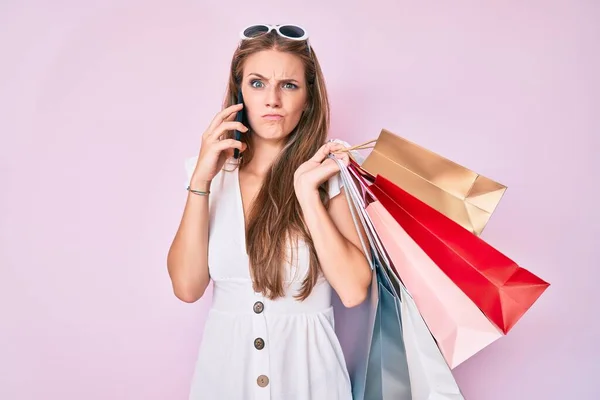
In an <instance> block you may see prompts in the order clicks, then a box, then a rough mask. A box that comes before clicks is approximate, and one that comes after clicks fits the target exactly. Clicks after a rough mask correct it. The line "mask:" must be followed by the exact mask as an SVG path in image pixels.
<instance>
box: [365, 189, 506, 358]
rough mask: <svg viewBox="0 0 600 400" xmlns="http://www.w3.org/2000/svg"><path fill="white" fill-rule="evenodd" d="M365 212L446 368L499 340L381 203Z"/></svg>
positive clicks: (467, 299)
mask: <svg viewBox="0 0 600 400" xmlns="http://www.w3.org/2000/svg"><path fill="white" fill-rule="evenodd" d="M367 213H368V214H369V216H370V218H371V221H372V222H373V225H374V227H375V230H376V232H377V234H378V235H379V238H380V240H381V242H382V243H383V246H384V247H385V249H386V250H387V253H388V255H389V258H390V260H391V262H392V263H393V264H394V267H395V270H396V271H398V275H399V276H400V278H401V280H402V282H403V283H404V286H405V287H406V289H407V290H408V292H409V293H410V294H411V296H412V298H413V299H414V302H415V303H416V305H417V307H418V310H419V313H420V314H421V315H422V318H423V319H424V320H425V322H426V323H427V326H428V328H429V330H430V331H431V334H432V335H433V337H434V338H435V340H436V341H437V345H438V347H439V348H440V350H441V352H442V354H443V355H444V358H445V360H446V362H447V363H448V365H449V366H450V368H456V367H457V366H458V365H459V364H461V363H462V362H464V361H465V360H467V359H469V358H470V357H472V356H473V355H474V354H476V353H478V352H479V351H480V350H482V349H483V348H485V347H487V346H488V345H490V344H491V343H493V342H494V341H496V340H497V339H499V338H500V337H502V336H503V334H502V333H501V332H500V331H499V329H498V328H497V327H496V326H495V325H494V324H493V323H491V322H490V321H489V320H488V319H487V318H486V317H485V315H484V314H483V313H482V312H481V310H480V309H479V308H477V306H476V305H475V304H474V303H473V302H472V301H471V300H470V299H469V298H468V297H467V295H465V294H464V293H463V292H462V291H461V290H460V289H459V288H458V287H457V286H456V285H455V284H454V282H452V280H450V278H448V276H447V275H446V274H444V272H442V271H441V270H440V269H439V268H438V266H437V265H435V263H434V262H433V261H432V260H431V258H429V257H428V256H427V254H426V253H425V252H424V251H423V249H421V248H420V247H419V245H418V244H417V243H415V241H414V240H413V239H412V238H411V237H410V236H409V235H408V234H407V233H406V231H404V229H402V227H401V226H400V225H399V224H398V223H397V222H396V220H394V218H393V217H392V215H390V213H389V212H388V211H387V210H386V209H385V208H384V207H383V205H381V203H380V202H379V201H373V202H372V203H370V204H369V205H368V206H367ZM403 321H404V319H403Z"/></svg>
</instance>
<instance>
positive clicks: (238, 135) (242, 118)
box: [233, 88, 247, 159]
mask: <svg viewBox="0 0 600 400" xmlns="http://www.w3.org/2000/svg"><path fill="white" fill-rule="evenodd" d="M237 101H238V103H242V104H244V96H242V89H241V88H240V90H239V91H238V97H237ZM235 120H236V121H237V122H241V123H242V124H244V125H246V106H245V105H244V108H242V109H241V110H240V111H238V112H237V115H236V117H235ZM246 126H247V125H246ZM233 135H234V139H235V140H242V132H240V131H238V130H237V129H236V130H235V131H234V133H233ZM233 158H236V159H237V158H240V150H239V149H233Z"/></svg>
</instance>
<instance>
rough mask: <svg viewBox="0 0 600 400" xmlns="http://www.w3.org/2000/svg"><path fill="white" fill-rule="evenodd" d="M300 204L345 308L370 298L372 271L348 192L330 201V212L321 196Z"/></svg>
mask: <svg viewBox="0 0 600 400" xmlns="http://www.w3.org/2000/svg"><path fill="white" fill-rule="evenodd" d="M300 204H301V207H302V212H303V214H304V220H305V223H306V225H307V227H308V230H309V232H310V235H311V237H312V240H313V243H314V246H315V250H316V252H317V257H318V258H319V262H320V264H321V269H322V270H323V274H324V275H325V277H326V278H327V281H328V282H329V284H330V285H331V287H332V288H333V289H334V290H335V291H336V292H337V294H338V296H339V297H340V299H341V300H342V303H343V304H344V305H345V306H346V307H354V306H357V305H359V304H360V303H362V302H363V301H364V300H365V298H366V296H367V293H368V288H369V285H370V284H371V276H372V272H371V267H370V266H369V263H368V260H367V258H366V257H365V255H364V253H363V251H362V250H361V249H362V246H361V244H360V239H359V233H358V232H357V231H356V227H355V226H354V221H353V220H352V215H351V214H350V209H349V208H348V203H347V201H346V199H345V193H344V192H343V191H342V192H341V193H340V194H339V195H338V196H336V197H334V198H333V199H331V202H330V207H329V212H328V211H327V210H326V209H325V206H323V204H322V203H321V201H320V199H319V196H318V193H315V195H314V196H308V197H306V198H304V199H303V200H302V201H301V203H300ZM360 234H363V235H364V232H362V230H361V232H360ZM365 240H366V239H365Z"/></svg>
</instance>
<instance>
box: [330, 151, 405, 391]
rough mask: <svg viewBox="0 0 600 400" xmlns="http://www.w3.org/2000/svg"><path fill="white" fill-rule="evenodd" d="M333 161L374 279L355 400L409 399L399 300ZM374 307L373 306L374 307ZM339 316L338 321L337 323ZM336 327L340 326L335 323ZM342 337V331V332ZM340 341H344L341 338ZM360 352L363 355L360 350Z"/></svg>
mask: <svg viewBox="0 0 600 400" xmlns="http://www.w3.org/2000/svg"><path fill="white" fill-rule="evenodd" d="M331 158H333V159H334V160H335V161H336V162H337V163H338V165H339V166H340V178H341V180H342V184H343V187H344V192H345V193H346V196H345V197H346V200H347V201H348V206H349V208H350V210H351V214H352V218H353V221H354V224H355V227H356V229H357V231H358V232H361V229H360V228H359V226H362V227H363V229H364V230H365V232H366V236H367V238H368V242H365V241H364V240H363V238H362V235H360V238H361V245H362V248H363V252H364V253H365V254H366V255H367V257H368V259H369V262H370V265H371V269H372V271H373V272H374V279H373V280H372V285H371V288H370V293H371V297H370V301H369V304H370V305H372V306H371V307H370V309H371V310H374V313H373V314H369V315H368V316H365V321H364V322H366V323H367V324H368V325H369V328H371V326H372V329H369V331H368V335H366V337H365V338H364V340H362V341H361V342H360V343H358V345H359V346H365V345H366V346H368V351H367V352H366V353H367V356H366V357H365V358H364V359H363V362H362V363H358V364H355V365H354V366H353V370H352V371H349V372H350V377H351V381H352V394H353V399H355V400H370V399H398V400H410V399H412V397H411V389H410V375H409V371H408V360H407V359H406V349H405V347H404V339H403V336H402V321H401V315H400V312H401V311H400V308H401V305H400V299H399V297H398V296H396V295H395V292H396V291H395V289H394V288H393V286H392V282H391V280H390V279H389V276H388V272H387V271H386V270H385V265H383V264H382V263H381V260H380V258H379V255H378V251H377V249H376V248H375V245H374V242H373V239H372V233H371V232H372V227H371V226H370V225H369V223H368V220H367V219H366V217H367V214H366V211H365V206H364V204H363V203H362V202H361V200H360V196H359V195H358V192H357V191H356V190H355V189H356V188H355V186H354V182H353V181H352V179H351V178H350V176H349V174H348V172H347V170H346V168H345V167H344V165H343V164H342V163H341V161H340V160H337V159H335V158H334V157H333V156H332V157H331ZM373 305H374V307H373ZM337 318H338V317H337V316H336V320H337ZM336 324H337V323H336ZM342 336H344V335H343V332H342ZM340 340H341V339H340ZM359 353H364V352H363V351H359Z"/></svg>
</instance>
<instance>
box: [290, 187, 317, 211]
mask: <svg viewBox="0 0 600 400" xmlns="http://www.w3.org/2000/svg"><path fill="white" fill-rule="evenodd" d="M296 198H297V199H298V203H300V206H301V207H303V206H305V205H311V204H315V203H316V202H319V203H320V202H321V196H319V189H296Z"/></svg>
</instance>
